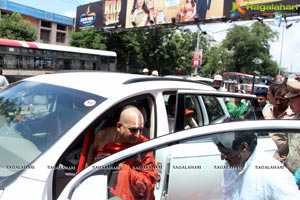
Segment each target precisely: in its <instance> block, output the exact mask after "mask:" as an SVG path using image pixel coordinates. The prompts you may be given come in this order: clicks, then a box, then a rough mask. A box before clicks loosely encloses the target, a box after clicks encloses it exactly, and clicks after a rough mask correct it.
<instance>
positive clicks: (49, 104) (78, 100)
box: [0, 81, 105, 177]
mask: <svg viewBox="0 0 300 200" xmlns="http://www.w3.org/2000/svg"><path fill="white" fill-rule="evenodd" d="M103 101H105V98H104V97H101V96H97V95H94V94H90V93H87V92H82V91H78V90H75V89H70V88H65V87H60V86H55V85H50V84H44V83H38V82H28V81H24V82H19V83H16V84H11V85H10V86H9V90H5V89H4V90H2V91H1V93H0V148H1V151H0V157H1V158H6V159H5V160H3V161H2V162H1V164H0V176H1V177H6V176H10V175H13V174H14V173H16V172H18V171H21V170H22V169H23V168H27V167H30V166H29V165H30V163H31V162H32V161H33V160H34V159H36V158H37V157H38V156H39V155H40V154H41V153H43V152H44V151H46V150H47V149H48V148H49V147H50V146H51V145H52V144H53V143H54V142H56V141H57V140H58V138H60V137H61V136H62V135H64V134H65V133H66V132H67V131H68V130H69V129H70V127H72V125H74V124H75V123H76V122H78V121H79V120H80V119H81V118H82V117H84V116H85V115H86V114H87V113H88V112H90V111H91V110H92V109H94V108H95V107H96V106H97V105H99V104H100V103H102V102H103ZM20 166H21V167H20Z"/></svg>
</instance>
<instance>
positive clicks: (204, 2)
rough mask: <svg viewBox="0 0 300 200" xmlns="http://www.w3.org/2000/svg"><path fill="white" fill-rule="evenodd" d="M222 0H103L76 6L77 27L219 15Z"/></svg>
mask: <svg viewBox="0 0 300 200" xmlns="http://www.w3.org/2000/svg"><path fill="white" fill-rule="evenodd" d="M223 4H224V1H223V0H198V1H197V0H128V1H126V0H122V1H121V0H103V1H98V2H94V3H90V4H85V5H82V6H79V7H77V14H76V30H77V31H78V30H80V29H82V28H85V27H96V28H98V29H110V28H117V27H118V28H133V27H145V26H151V25H161V24H170V23H188V22H189V23H190V22H193V21H195V18H198V19H202V20H203V19H209V18H220V17H222V16H223V15H224V14H223V10H224V9H223Z"/></svg>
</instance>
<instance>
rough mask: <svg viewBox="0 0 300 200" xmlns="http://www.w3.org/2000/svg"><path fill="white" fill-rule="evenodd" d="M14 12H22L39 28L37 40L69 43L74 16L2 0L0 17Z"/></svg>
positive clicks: (61, 43)
mask: <svg viewBox="0 0 300 200" xmlns="http://www.w3.org/2000/svg"><path fill="white" fill-rule="evenodd" d="M13 12H15V13H19V14H21V15H22V16H23V18H24V19H26V20H28V21H29V22H30V23H31V25H32V27H33V28H35V29H36V30H37V40H36V41H35V42H41V43H47V44H58V45H65V46H68V45H69V41H70V37H71V36H70V33H71V31H73V30H74V26H75V25H74V24H75V22H74V20H75V19H74V18H71V17H67V16H63V15H59V14H55V13H51V12H46V11H43V10H39V9H36V8H32V7H29V6H25V5H22V4H18V3H14V2H10V1H7V0H0V17H1V16H2V15H5V14H11V13H13Z"/></svg>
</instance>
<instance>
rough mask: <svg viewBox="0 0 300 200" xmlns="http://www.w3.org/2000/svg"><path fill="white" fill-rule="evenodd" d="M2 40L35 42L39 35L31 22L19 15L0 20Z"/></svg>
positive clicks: (13, 14) (7, 16)
mask: <svg viewBox="0 0 300 200" xmlns="http://www.w3.org/2000/svg"><path fill="white" fill-rule="evenodd" d="M0 38H6V39H13V40H23V41H35V40H36V39H37V33H36V30H35V29H34V28H32V26H31V24H30V22H29V21H27V20H25V19H23V18H22V16H21V15H20V14H18V13H12V14H11V15H8V14H7V15H3V16H2V19H1V20H0Z"/></svg>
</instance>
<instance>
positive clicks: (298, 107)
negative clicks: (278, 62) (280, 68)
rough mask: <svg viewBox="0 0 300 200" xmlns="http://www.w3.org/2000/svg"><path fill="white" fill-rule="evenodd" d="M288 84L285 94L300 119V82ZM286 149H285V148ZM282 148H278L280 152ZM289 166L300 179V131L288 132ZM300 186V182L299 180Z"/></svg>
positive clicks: (296, 177) (287, 163)
mask: <svg viewBox="0 0 300 200" xmlns="http://www.w3.org/2000/svg"><path fill="white" fill-rule="evenodd" d="M287 86H288V87H289V92H288V93H287V94H286V95H285V97H286V98H289V105H290V108H291V109H292V111H293V112H294V113H295V114H296V115H297V116H296V119H300V82H299V80H295V81H288V82H287ZM283 150H284V149H283ZM280 151H281V149H279V150H278V152H279V154H280V153H281V152H280ZM286 166H287V168H288V169H289V170H290V171H291V172H292V173H293V174H294V176H295V179H296V180H297V179H298V180H299V179H300V177H299V176H300V174H299V173H298V172H299V170H300V133H289V134H288V156H287V160H286ZM298 185H299V187H300V183H299V181H298Z"/></svg>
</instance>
